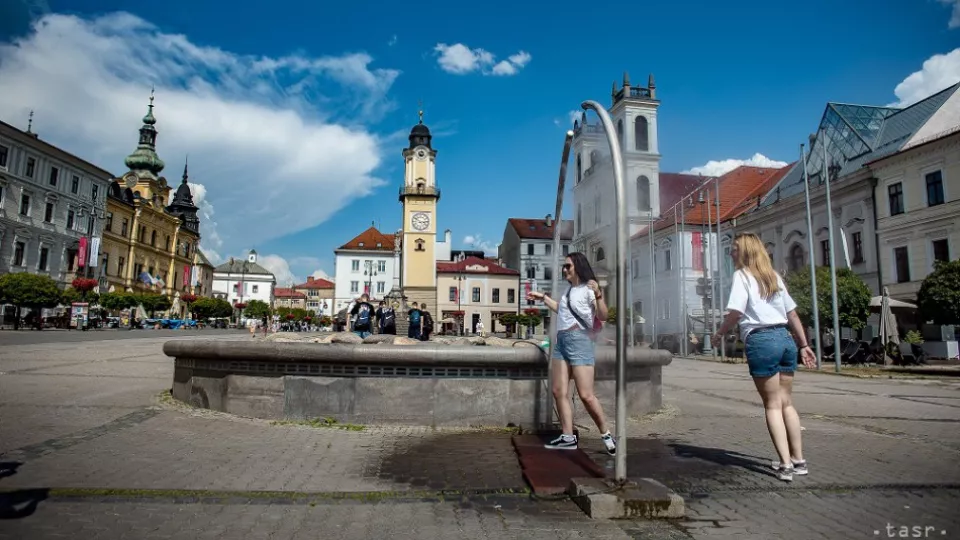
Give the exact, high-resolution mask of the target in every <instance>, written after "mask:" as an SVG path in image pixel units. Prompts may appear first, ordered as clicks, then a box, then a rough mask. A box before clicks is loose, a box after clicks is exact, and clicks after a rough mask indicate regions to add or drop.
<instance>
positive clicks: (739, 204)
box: [634, 163, 793, 238]
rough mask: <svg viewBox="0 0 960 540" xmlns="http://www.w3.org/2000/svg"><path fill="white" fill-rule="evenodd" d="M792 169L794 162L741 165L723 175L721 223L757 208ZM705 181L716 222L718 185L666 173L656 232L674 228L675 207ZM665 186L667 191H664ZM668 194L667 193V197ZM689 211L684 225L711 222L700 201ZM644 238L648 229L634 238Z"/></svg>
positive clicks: (712, 219)
mask: <svg viewBox="0 0 960 540" xmlns="http://www.w3.org/2000/svg"><path fill="white" fill-rule="evenodd" d="M792 168H793V164H792V163H791V164H790V165H787V166H786V167H783V168H781V169H774V168H769V167H753V166H749V165H741V166H740V167H737V168H736V169H734V170H732V171H730V172H728V173H726V174H724V175H723V176H721V177H720V178H719V185H720V221H726V220H729V219H733V218H735V217H738V216H742V215H743V214H745V213H747V211H749V210H750V209H751V208H753V207H754V206H755V204H753V202H754V201H755V200H756V199H757V198H758V197H762V196H763V195H765V194H766V193H767V192H769V191H770V190H771V189H772V188H773V187H774V186H776V185H777V182H779V181H780V179H781V178H783V177H784V176H785V175H786V174H787V173H788V172H790V169H792ZM670 177H673V178H670ZM704 182H706V183H707V185H706V186H705V189H704V201H705V202H709V203H710V222H711V223H716V222H717V206H716V205H717V199H716V193H717V191H716V189H717V182H715V181H713V179H712V178H708V177H702V176H693V175H689V174H670V173H666V174H661V175H660V212H661V218H660V219H659V220H658V221H657V222H656V223H654V224H653V226H654V229H655V230H658V231H659V230H662V229H665V228H667V227H673V224H674V215H673V214H674V211H673V206H674V205H676V204H677V203H679V202H680V199H681V198H682V197H683V196H684V195H688V194H690V193H691V192H693V191H694V190H695V189H696V188H697V186H699V185H702V184H703V183H704ZM665 187H666V188H667V189H664V188H665ZM665 192H667V193H666V195H665ZM685 208H686V209H685V211H684V216H683V222H684V223H686V224H687V225H705V224H706V223H707V209H706V205H700V203H699V198H696V199H694V200H693V205H692V206H691V205H690V203H689V200H688V203H687V206H686V207H685ZM641 236H646V231H645V230H644V231H641V232H640V233H637V234H636V235H635V236H634V237H635V238H636V237H641Z"/></svg>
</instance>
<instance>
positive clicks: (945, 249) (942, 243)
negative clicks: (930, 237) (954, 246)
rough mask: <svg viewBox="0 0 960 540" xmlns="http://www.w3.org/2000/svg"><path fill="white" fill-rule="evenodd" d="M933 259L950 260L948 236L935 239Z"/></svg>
mask: <svg viewBox="0 0 960 540" xmlns="http://www.w3.org/2000/svg"><path fill="white" fill-rule="evenodd" d="M933 260H934V261H943V262H950V244H949V243H948V242H947V239H946V238H944V239H943V240H934V241H933Z"/></svg>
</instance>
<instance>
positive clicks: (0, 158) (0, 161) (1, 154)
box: [0, 146, 10, 169]
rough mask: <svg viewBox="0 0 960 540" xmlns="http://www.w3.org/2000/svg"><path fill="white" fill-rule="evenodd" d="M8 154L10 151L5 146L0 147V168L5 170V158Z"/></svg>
mask: <svg viewBox="0 0 960 540" xmlns="http://www.w3.org/2000/svg"><path fill="white" fill-rule="evenodd" d="M9 154H10V149H8V148H7V147H6V146H0V167H3V168H4V169H6V168H7V156H8V155H9Z"/></svg>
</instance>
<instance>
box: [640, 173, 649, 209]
mask: <svg viewBox="0 0 960 540" xmlns="http://www.w3.org/2000/svg"><path fill="white" fill-rule="evenodd" d="M637 210H642V211H645V212H646V211H649V210H650V179H649V178H647V177H646V176H640V177H639V178H637Z"/></svg>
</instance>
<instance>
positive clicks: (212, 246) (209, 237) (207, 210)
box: [167, 179, 223, 264]
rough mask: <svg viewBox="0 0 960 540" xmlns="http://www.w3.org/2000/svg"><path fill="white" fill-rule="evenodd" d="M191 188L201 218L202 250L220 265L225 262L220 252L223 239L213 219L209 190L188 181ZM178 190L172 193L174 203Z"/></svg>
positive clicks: (211, 260) (213, 261)
mask: <svg viewBox="0 0 960 540" xmlns="http://www.w3.org/2000/svg"><path fill="white" fill-rule="evenodd" d="M187 185H188V186H190V195H192V196H193V204H194V205H195V206H196V207H197V210H198V212H197V217H199V218H200V249H201V250H202V251H203V254H204V255H206V256H207V259H209V260H210V262H211V263H213V264H220V262H221V261H222V260H223V259H222V258H221V257H220V250H221V249H222V248H223V238H221V237H220V233H219V232H218V231H217V222H216V221H214V219H213V213H214V212H213V204H212V203H211V202H210V200H209V199H208V198H207V188H206V186H204V185H203V184H196V183H194V182H190V181H189V179H188V180H187ZM174 195H176V190H171V191H170V200H169V201H167V204H170V203H171V202H172V201H173V197H174Z"/></svg>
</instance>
